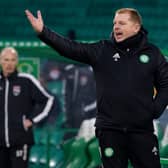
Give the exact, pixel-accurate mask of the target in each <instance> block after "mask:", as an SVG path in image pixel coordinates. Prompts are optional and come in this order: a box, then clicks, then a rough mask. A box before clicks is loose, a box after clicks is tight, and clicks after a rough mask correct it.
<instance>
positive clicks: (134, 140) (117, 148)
mask: <svg viewBox="0 0 168 168" xmlns="http://www.w3.org/2000/svg"><path fill="white" fill-rule="evenodd" d="M96 136H97V138H98V141H99V146H100V151H101V157H102V162H103V168H128V160H129V161H130V162H131V165H132V166H133V168H161V165H160V156H159V147H158V140H157V137H156V136H155V135H154V134H153V133H150V132H143V133H142V132H138V133H137V132H136V133H135V132H126V131H116V130H98V129H97V130H96Z"/></svg>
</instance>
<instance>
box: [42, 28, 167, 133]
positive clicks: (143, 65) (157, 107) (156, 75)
mask: <svg viewBox="0 0 168 168" xmlns="http://www.w3.org/2000/svg"><path fill="white" fill-rule="evenodd" d="M39 38H40V39H41V40H42V41H44V42H45V43H46V44H48V45H49V46H51V47H52V48H54V49H55V50H56V51H57V52H58V53H59V54H61V55H63V56H65V57H68V58H70V59H73V60H76V61H80V62H83V63H86V64H89V65H91V66H92V67H93V71H94V74H95V80H96V88H97V107H98V112H97V117H96V124H95V125H96V127H98V128H106V129H121V130H128V131H129V130H130V131H153V119H154V118H158V117H159V116H160V115H161V114H162V112H163V111H164V109H165V107H166V105H167V103H168V63H167V62H166V60H165V58H164V57H163V55H162V54H161V52H160V51H159V49H158V48H157V47H156V46H154V45H153V44H150V43H148V39H147V33H146V31H144V29H143V28H141V30H140V31H139V32H138V33H137V34H136V35H134V36H132V37H130V38H128V39H126V40H124V41H123V42H120V43H117V42H116V41H115V39H114V38H113V37H112V38H111V39H110V40H102V41H100V42H96V43H92V44H88V43H79V42H75V41H71V40H68V39H66V38H64V37H62V36H60V35H59V34H57V33H55V32H53V31H51V30H50V29H48V28H47V27H45V26H44V28H43V31H42V32H41V33H40V34H39ZM154 87H156V89H157V92H158V94H157V96H156V97H154V96H153V94H154V91H153V90H154Z"/></svg>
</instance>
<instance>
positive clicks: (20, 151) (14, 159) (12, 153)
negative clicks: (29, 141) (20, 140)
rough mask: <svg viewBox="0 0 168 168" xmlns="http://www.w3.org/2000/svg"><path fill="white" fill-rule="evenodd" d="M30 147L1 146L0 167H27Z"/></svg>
mask: <svg viewBox="0 0 168 168" xmlns="http://www.w3.org/2000/svg"><path fill="white" fill-rule="evenodd" d="M29 151H30V147H29V146H28V145H26V144H25V145H22V146H14V147H9V148H7V147H1V146H0V167H2V168H19V167H20V168H28V160H29V158H28V157H29Z"/></svg>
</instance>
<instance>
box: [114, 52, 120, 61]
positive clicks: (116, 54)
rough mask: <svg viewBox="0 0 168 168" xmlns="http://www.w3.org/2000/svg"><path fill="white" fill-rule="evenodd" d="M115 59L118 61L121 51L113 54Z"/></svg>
mask: <svg viewBox="0 0 168 168" xmlns="http://www.w3.org/2000/svg"><path fill="white" fill-rule="evenodd" d="M113 59H114V61H118V60H119V59H120V55H119V53H115V54H114V55H113Z"/></svg>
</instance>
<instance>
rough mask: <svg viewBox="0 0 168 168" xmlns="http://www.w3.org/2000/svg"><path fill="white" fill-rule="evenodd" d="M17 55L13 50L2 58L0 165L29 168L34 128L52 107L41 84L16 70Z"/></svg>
mask: <svg viewBox="0 0 168 168" xmlns="http://www.w3.org/2000/svg"><path fill="white" fill-rule="evenodd" d="M17 62H18V53H17V51H16V50H15V49H14V48H12V47H7V48H4V49H3V50H2V52H1V54H0V64H1V67H2V71H1V72H0V165H1V167H3V168H18V167H21V168H27V167H28V154H29V150H30V147H31V145H33V143H34V139H33V133H32V126H33V124H35V123H38V122H39V121H41V120H42V119H43V118H45V117H46V116H47V115H48V113H49V111H50V109H51V107H52V104H53V97H52V96H51V95H49V94H48V93H47V92H46V91H45V90H44V88H43V87H42V86H41V84H40V83H39V82H38V81H37V80H36V79H35V78H34V77H33V76H32V75H30V74H26V73H19V72H18V71H17V69H16V66H17Z"/></svg>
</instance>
